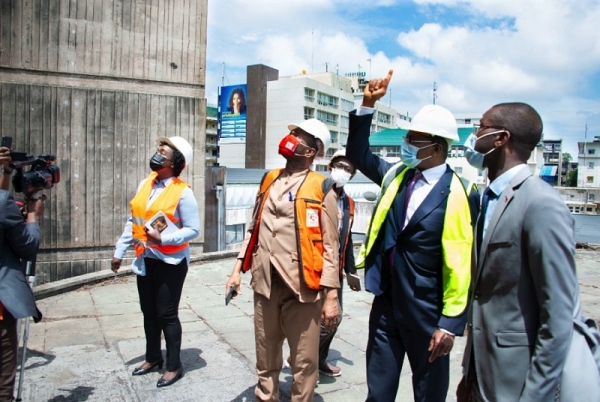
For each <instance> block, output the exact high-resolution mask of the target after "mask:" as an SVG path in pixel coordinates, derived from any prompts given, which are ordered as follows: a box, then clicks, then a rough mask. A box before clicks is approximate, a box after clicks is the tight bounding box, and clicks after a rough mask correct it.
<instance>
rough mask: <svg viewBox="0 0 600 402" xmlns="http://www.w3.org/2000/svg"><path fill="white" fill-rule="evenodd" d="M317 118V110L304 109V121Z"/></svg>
mask: <svg viewBox="0 0 600 402" xmlns="http://www.w3.org/2000/svg"><path fill="white" fill-rule="evenodd" d="M314 117H315V109H313V108H312V107H305V108H304V120H308V119H313V118H314Z"/></svg>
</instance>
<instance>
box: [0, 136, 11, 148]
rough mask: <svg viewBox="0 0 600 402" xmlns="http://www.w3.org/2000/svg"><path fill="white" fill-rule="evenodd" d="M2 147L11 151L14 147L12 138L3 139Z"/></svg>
mask: <svg viewBox="0 0 600 402" xmlns="http://www.w3.org/2000/svg"><path fill="white" fill-rule="evenodd" d="M0 146H2V147H5V148H9V149H10V147H12V137H2V145H0Z"/></svg>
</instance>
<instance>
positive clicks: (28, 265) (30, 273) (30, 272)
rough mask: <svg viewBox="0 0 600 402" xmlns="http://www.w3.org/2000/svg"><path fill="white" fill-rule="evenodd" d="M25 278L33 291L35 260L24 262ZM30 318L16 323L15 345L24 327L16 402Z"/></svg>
mask: <svg viewBox="0 0 600 402" xmlns="http://www.w3.org/2000/svg"><path fill="white" fill-rule="evenodd" d="M25 276H26V277H27V281H28V282H29V286H30V287H31V288H32V289H33V283H34V282H35V260H33V261H27V262H25ZM30 320H31V319H30V317H27V318H19V319H18V321H17V344H19V343H20V342H21V327H24V331H23V350H22V352H21V368H20V369H19V386H18V388H17V399H15V401H16V402H21V401H22V399H21V391H22V390H23V377H24V374H25V361H26V360H27V341H28V340H29V323H30Z"/></svg>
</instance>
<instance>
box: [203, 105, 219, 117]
mask: <svg viewBox="0 0 600 402" xmlns="http://www.w3.org/2000/svg"><path fill="white" fill-rule="evenodd" d="M206 117H217V108H216V107H213V106H207V107H206Z"/></svg>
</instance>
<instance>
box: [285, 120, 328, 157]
mask: <svg viewBox="0 0 600 402" xmlns="http://www.w3.org/2000/svg"><path fill="white" fill-rule="evenodd" d="M297 128H299V129H300V130H302V131H304V132H306V133H308V134H310V135H312V136H313V137H315V138H318V139H319V140H321V142H322V143H323V150H322V152H317V155H316V157H317V158H323V157H325V154H326V153H327V150H328V149H329V146H330V145H331V133H329V129H328V128H327V126H326V125H325V124H323V123H322V122H321V121H319V120H317V119H308V120H304V121H303V122H302V123H300V124H290V125H288V129H289V130H290V131H292V130H295V129H297Z"/></svg>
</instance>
